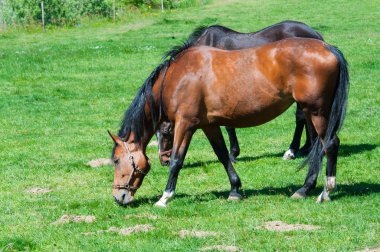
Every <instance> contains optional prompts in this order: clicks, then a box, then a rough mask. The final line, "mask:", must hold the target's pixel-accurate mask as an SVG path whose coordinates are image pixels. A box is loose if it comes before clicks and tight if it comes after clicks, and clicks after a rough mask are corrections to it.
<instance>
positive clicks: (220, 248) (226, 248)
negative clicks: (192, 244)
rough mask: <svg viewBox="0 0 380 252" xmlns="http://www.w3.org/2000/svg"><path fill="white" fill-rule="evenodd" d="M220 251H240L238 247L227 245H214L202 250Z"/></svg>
mask: <svg viewBox="0 0 380 252" xmlns="http://www.w3.org/2000/svg"><path fill="white" fill-rule="evenodd" d="M209 250H218V251H232V252H233V251H240V248H239V247H237V246H226V245H213V246H207V247H203V248H201V251H209Z"/></svg>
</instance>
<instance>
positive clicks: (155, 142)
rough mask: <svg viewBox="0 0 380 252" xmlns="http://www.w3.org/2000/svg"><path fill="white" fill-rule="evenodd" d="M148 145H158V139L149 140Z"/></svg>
mask: <svg viewBox="0 0 380 252" xmlns="http://www.w3.org/2000/svg"><path fill="white" fill-rule="evenodd" d="M148 146H158V141H155V140H153V141H151V142H150V143H149V144H148Z"/></svg>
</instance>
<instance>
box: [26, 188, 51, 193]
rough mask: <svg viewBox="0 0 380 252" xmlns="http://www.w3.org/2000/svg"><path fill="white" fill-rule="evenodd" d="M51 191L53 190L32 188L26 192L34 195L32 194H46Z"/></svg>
mask: <svg viewBox="0 0 380 252" xmlns="http://www.w3.org/2000/svg"><path fill="white" fill-rule="evenodd" d="M51 191H52V190H51V189H49V188H39V187H35V188H30V189H28V190H26V192H27V193H32V194H44V193H49V192H51Z"/></svg>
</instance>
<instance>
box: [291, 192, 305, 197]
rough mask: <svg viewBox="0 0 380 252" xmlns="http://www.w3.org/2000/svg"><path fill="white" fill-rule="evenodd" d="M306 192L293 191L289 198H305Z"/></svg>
mask: <svg viewBox="0 0 380 252" xmlns="http://www.w3.org/2000/svg"><path fill="white" fill-rule="evenodd" d="M306 196H307V195H306V193H303V192H298V191H297V192H295V193H293V195H292V196H291V197H290V198H291V199H305V198H306Z"/></svg>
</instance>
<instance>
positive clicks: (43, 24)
mask: <svg viewBox="0 0 380 252" xmlns="http://www.w3.org/2000/svg"><path fill="white" fill-rule="evenodd" d="M41 10H42V31H43V32H46V29H45V9H44V1H41Z"/></svg>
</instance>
